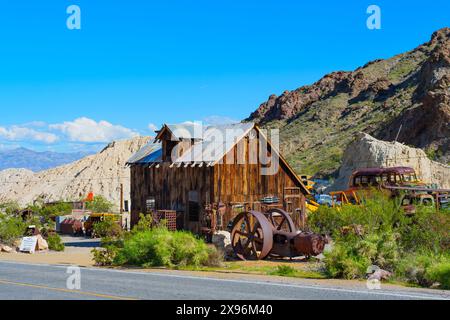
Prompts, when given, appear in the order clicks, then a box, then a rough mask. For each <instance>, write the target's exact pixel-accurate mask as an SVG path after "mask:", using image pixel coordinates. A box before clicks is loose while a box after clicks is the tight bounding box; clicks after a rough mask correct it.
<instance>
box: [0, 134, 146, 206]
mask: <svg viewBox="0 0 450 320" xmlns="http://www.w3.org/2000/svg"><path fill="white" fill-rule="evenodd" d="M149 139H150V138H149V137H137V138H133V139H130V140H123V141H116V142H112V143H110V144H109V145H108V146H107V147H105V148H104V149H103V150H102V151H101V152H99V153H97V154H95V155H91V156H88V157H85V158H83V159H81V160H79V161H76V162H73V163H71V164H68V165H64V166H61V167H57V168H54V169H50V170H46V171H41V172H37V173H33V172H32V171H29V170H24V169H8V170H4V171H0V202H5V201H17V202H19V204H21V205H27V204H30V203H33V201H35V200H37V199H42V200H44V201H58V200H68V201H76V200H79V199H81V198H83V197H86V196H87V194H88V193H89V192H94V194H95V195H102V196H104V197H105V198H107V199H108V200H109V201H111V202H113V203H114V204H115V206H116V207H119V205H120V184H123V186H124V199H125V200H129V199H130V196H129V194H130V180H129V179H130V169H129V168H127V167H125V163H126V161H127V160H128V159H129V158H130V157H131V155H132V154H134V153H135V152H137V151H138V150H139V149H140V148H141V147H142V146H143V145H144V144H146V143H147V142H148V141H149Z"/></svg>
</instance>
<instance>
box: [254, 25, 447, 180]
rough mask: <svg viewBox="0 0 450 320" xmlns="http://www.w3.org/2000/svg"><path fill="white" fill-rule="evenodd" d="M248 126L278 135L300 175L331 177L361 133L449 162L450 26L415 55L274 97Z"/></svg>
mask: <svg viewBox="0 0 450 320" xmlns="http://www.w3.org/2000/svg"><path fill="white" fill-rule="evenodd" d="M247 120H252V121H256V122H258V123H259V124H260V125H262V126H265V127H276V128H279V129H280V135H281V141H282V146H281V148H282V151H283V152H284V154H285V155H286V156H287V159H288V160H289V161H290V163H292V165H293V167H294V168H295V169H296V171H297V172H299V173H309V174H317V173H319V174H320V173H321V174H331V173H333V172H336V169H337V168H338V167H339V165H340V161H341V158H342V154H343V150H344V149H345V147H346V146H347V145H348V143H350V141H352V140H353V138H354V137H355V135H356V134H357V133H358V132H361V131H363V132H367V133H369V134H371V135H373V136H375V137H377V138H380V139H383V140H388V141H392V140H395V137H396V136H397V135H398V141H400V142H403V143H406V144H408V145H412V146H415V147H419V148H422V149H424V150H426V152H427V154H428V156H429V157H430V158H433V159H435V160H438V161H441V162H443V163H448V162H449V161H450V148H449V146H450V28H444V29H441V30H439V31H437V32H435V33H434V34H433V35H432V37H431V40H430V41H429V42H427V43H425V44H423V45H421V46H419V47H417V48H416V49H414V50H412V51H409V52H406V53H403V54H399V55H397V56H395V57H392V58H390V59H386V60H375V61H372V62H369V63H367V64H366V65H364V66H363V67H360V68H358V69H356V70H355V71H351V72H349V71H338V72H333V73H331V74H328V75H326V76H324V77H323V78H322V79H320V80H319V81H317V82H316V83H314V84H312V85H307V86H303V87H300V88H298V89H296V90H294V91H285V92H284V93H283V94H282V95H280V96H277V95H272V96H270V97H269V100H268V101H266V102H264V103H263V104H261V105H260V107H259V108H258V109H257V110H256V111H255V112H254V113H252V114H251V116H250V117H249V118H248V119H247Z"/></svg>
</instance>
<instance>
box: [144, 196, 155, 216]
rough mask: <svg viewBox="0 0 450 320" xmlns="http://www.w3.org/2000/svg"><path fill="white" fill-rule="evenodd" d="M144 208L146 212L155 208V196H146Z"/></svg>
mask: <svg viewBox="0 0 450 320" xmlns="http://www.w3.org/2000/svg"><path fill="white" fill-rule="evenodd" d="M145 208H146V209H147V212H150V211H154V210H155V209H156V199H155V197H148V198H147V200H145Z"/></svg>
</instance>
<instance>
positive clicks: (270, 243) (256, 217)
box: [231, 209, 326, 260]
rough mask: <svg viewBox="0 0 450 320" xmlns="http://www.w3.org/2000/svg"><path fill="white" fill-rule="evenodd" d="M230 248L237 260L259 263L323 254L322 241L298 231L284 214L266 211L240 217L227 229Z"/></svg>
mask: <svg viewBox="0 0 450 320" xmlns="http://www.w3.org/2000/svg"><path fill="white" fill-rule="evenodd" d="M231 244H232V246H233V249H234V252H235V254H236V256H237V257H238V258H239V259H242V260H262V259H265V258H267V257H279V258H282V257H289V258H293V257H300V256H305V257H311V256H316V255H319V254H321V253H322V252H323V250H324V247H325V244H326V239H325V237H323V236H321V235H318V234H314V233H308V232H302V231H300V230H298V229H297V228H296V227H295V224H294V222H293V220H292V218H291V216H290V215H289V213H287V212H286V211H284V210H281V209H270V210H268V211H267V212H265V213H262V212H259V211H247V212H242V213H240V214H239V215H238V216H237V217H236V218H235V219H234V223H233V226H232V229H231Z"/></svg>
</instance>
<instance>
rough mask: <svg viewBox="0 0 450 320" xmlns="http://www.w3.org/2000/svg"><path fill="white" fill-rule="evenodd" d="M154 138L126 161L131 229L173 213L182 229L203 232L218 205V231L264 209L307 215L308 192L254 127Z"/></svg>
mask: <svg viewBox="0 0 450 320" xmlns="http://www.w3.org/2000/svg"><path fill="white" fill-rule="evenodd" d="M156 133H157V135H156V137H155V139H154V141H152V142H150V143H149V144H147V145H146V146H145V147H143V148H142V149H141V150H139V151H138V152H137V153H136V154H135V155H133V157H132V158H131V159H130V160H129V161H128V165H129V166H130V167H131V221H132V224H135V223H137V221H138V220H139V214H140V213H144V214H145V213H150V212H152V211H154V210H173V211H176V213H177V225H178V228H183V229H187V230H191V231H193V232H199V231H200V229H201V228H202V221H203V217H204V214H205V208H206V207H209V208H210V207H212V206H214V205H215V206H216V207H218V206H219V204H220V208H222V209H223V208H224V207H225V210H220V211H221V212H225V213H224V214H222V215H223V216H222V217H221V219H220V222H219V224H218V225H219V228H226V226H227V224H228V223H229V221H230V220H231V219H232V218H233V217H234V216H235V215H237V214H238V213H239V212H241V211H242V210H251V209H253V210H263V208H262V207H263V206H277V207H280V208H284V209H285V210H288V211H290V212H300V213H301V212H303V213H305V195H306V194H308V193H309V192H308V190H307V189H306V187H305V186H304V185H303V183H302V181H301V180H300V179H299V177H298V176H297V175H296V174H295V173H294V171H293V170H292V168H291V167H290V166H289V165H288V163H287V162H286V161H285V160H284V158H283V157H282V156H281V155H280V154H279V152H278V151H277V150H276V149H275V148H274V147H273V146H272V144H271V142H270V141H268V139H267V137H266V135H265V134H264V132H263V130H261V129H260V128H258V126H256V125H255V124H253V123H241V124H232V125H221V126H208V127H202V126H201V125H199V124H182V125H164V126H163V127H162V128H161V129H160V130H158V131H156ZM261 155H267V157H266V158H264V156H261ZM267 159H269V160H271V162H269V161H268V160H267ZM270 166H271V167H272V169H273V168H274V167H275V170H272V171H273V172H269V173H267V172H265V171H267V169H268V167H270Z"/></svg>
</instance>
